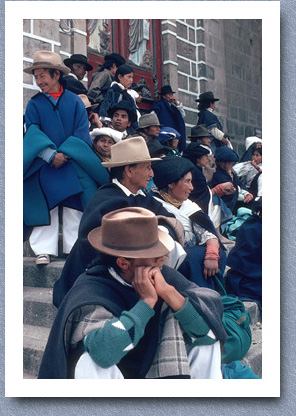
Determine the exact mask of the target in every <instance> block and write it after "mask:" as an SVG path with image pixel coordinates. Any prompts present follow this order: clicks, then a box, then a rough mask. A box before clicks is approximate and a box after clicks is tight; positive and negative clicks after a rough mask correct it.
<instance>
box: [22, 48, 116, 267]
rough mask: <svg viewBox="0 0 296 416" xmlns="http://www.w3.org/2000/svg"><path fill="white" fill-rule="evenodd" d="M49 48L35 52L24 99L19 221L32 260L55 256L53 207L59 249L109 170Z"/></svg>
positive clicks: (67, 245)
mask: <svg viewBox="0 0 296 416" xmlns="http://www.w3.org/2000/svg"><path fill="white" fill-rule="evenodd" d="M69 71H70V70H69V68H67V67H66V66H65V65H64V64H63V62H62V59H61V56H60V55H59V54H57V53H55V52H50V51H37V52H36V53H35V55H34V59H33V64H32V66H30V67H28V68H25V69H24V72H26V73H29V74H33V76H34V78H35V81H36V83H37V85H38V87H39V88H40V89H41V92H39V93H38V94H36V95H34V96H33V97H32V98H31V100H30V101H29V103H28V105H27V108H26V113H25V122H26V129H27V132H26V135H25V137H24V147H23V150H24V224H25V225H26V226H31V227H34V228H33V231H32V233H31V236H30V245H31V248H32V250H33V251H34V253H35V254H36V256H37V258H36V264H48V263H49V262H50V255H54V256H57V255H58V231H59V206H62V207H63V251H64V253H69V252H70V250H71V248H72V245H73V244H74V242H75V240H76V238H77V232H78V226H79V222H80V218H81V215H82V211H83V209H84V207H85V206H86V204H87V202H88V200H89V199H90V198H91V197H92V195H93V194H94V193H95V191H96V189H97V187H98V186H100V185H103V184H105V183H108V182H109V175H108V172H107V171H106V169H105V168H103V167H102V165H101V162H100V160H99V159H98V158H97V157H96V155H95V154H94V152H93V151H92V150H91V147H90V146H91V141H90V137H89V128H88V118H87V113H86V110H85V108H84V105H83V102H82V101H81V99H80V98H79V97H78V96H77V95H75V94H73V93H72V92H70V91H67V90H65V89H64V87H63V80H62V77H63V75H66V74H68V73H69Z"/></svg>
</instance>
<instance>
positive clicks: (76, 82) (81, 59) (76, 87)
mask: <svg viewBox="0 0 296 416" xmlns="http://www.w3.org/2000/svg"><path fill="white" fill-rule="evenodd" d="M64 64H65V65H66V66H67V67H68V68H70V70H71V72H70V73H69V74H68V75H66V76H65V77H64V80H65V82H66V86H65V87H66V88H67V89H68V90H69V91H72V92H74V94H77V95H78V94H87V89H86V88H85V86H84V85H83V83H82V82H81V81H82V80H83V78H84V77H85V74H86V72H87V71H91V70H92V69H93V67H92V66H91V65H90V64H89V63H88V59H87V57H86V56H85V55H82V54H80V53H74V54H73V55H71V56H70V58H66V59H64Z"/></svg>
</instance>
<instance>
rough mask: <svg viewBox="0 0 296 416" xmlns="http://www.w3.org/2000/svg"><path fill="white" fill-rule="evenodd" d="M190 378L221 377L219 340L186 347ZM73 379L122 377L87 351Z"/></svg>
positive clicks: (113, 366)
mask: <svg viewBox="0 0 296 416" xmlns="http://www.w3.org/2000/svg"><path fill="white" fill-rule="evenodd" d="M187 354H188V361H189V366H190V374H191V378H199V379H222V373H221V351H220V342H219V341H218V342H215V344H212V345H202V346H199V347H188V348H187ZM74 378H75V379H93V378H97V379H118V378H124V377H123V375H122V373H121V371H120V370H119V368H118V367H117V366H116V365H112V366H111V367H108V368H102V367H100V366H99V365H97V364H96V363H95V362H94V361H93V360H92V358H91V357H90V355H89V353H88V352H84V353H83V354H82V355H81V357H80V358H79V360H78V362H77V364H76V367H75V373H74Z"/></svg>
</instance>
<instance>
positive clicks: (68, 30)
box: [23, 19, 87, 112]
mask: <svg viewBox="0 0 296 416" xmlns="http://www.w3.org/2000/svg"><path fill="white" fill-rule="evenodd" d="M23 40H24V42H23V45H24V49H23V63H24V68H26V67H28V66H30V65H31V64H32V62H33V56H34V53H35V52H36V51H38V50H41V49H43V50H49V51H52V52H57V53H60V54H61V56H62V59H65V58H67V57H69V56H70V55H72V54H73V53H82V54H84V55H86V53H87V52H86V21H85V20H82V19H80V20H79V19H76V20H69V19H68V20H67V19H61V20H59V19H42V20H39V19H24V20H23ZM84 82H85V85H87V79H85V80H84ZM38 90H39V89H38V87H37V85H36V84H35V81H34V79H33V76H32V75H29V74H25V73H23V93H24V95H23V96H24V99H23V111H24V112H25V109H26V106H27V103H28V101H29V99H30V98H31V97H32V96H33V95H35V94H36V92H37V91H38Z"/></svg>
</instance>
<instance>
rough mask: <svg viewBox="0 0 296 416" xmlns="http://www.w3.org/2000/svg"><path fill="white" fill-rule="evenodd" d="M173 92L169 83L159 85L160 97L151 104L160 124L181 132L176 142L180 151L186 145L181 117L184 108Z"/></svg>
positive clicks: (183, 115) (183, 114)
mask: <svg viewBox="0 0 296 416" xmlns="http://www.w3.org/2000/svg"><path fill="white" fill-rule="evenodd" d="M174 93H175V91H173V90H172V87H171V86H170V85H164V86H163V87H161V90H160V96H161V99H160V100H159V101H157V103H155V104H154V105H153V107H152V111H154V112H155V113H156V114H157V117H158V119H159V122H160V124H162V125H163V126H166V127H172V128H173V129H175V130H177V131H178V132H179V133H180V134H181V137H180V140H179V144H178V149H179V151H180V152H181V151H182V150H183V149H184V148H185V147H186V131H185V130H186V129H185V122H184V119H183V117H185V110H184V108H183V105H182V104H181V103H179V102H178V101H177V100H176V99H175V97H174Z"/></svg>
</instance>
